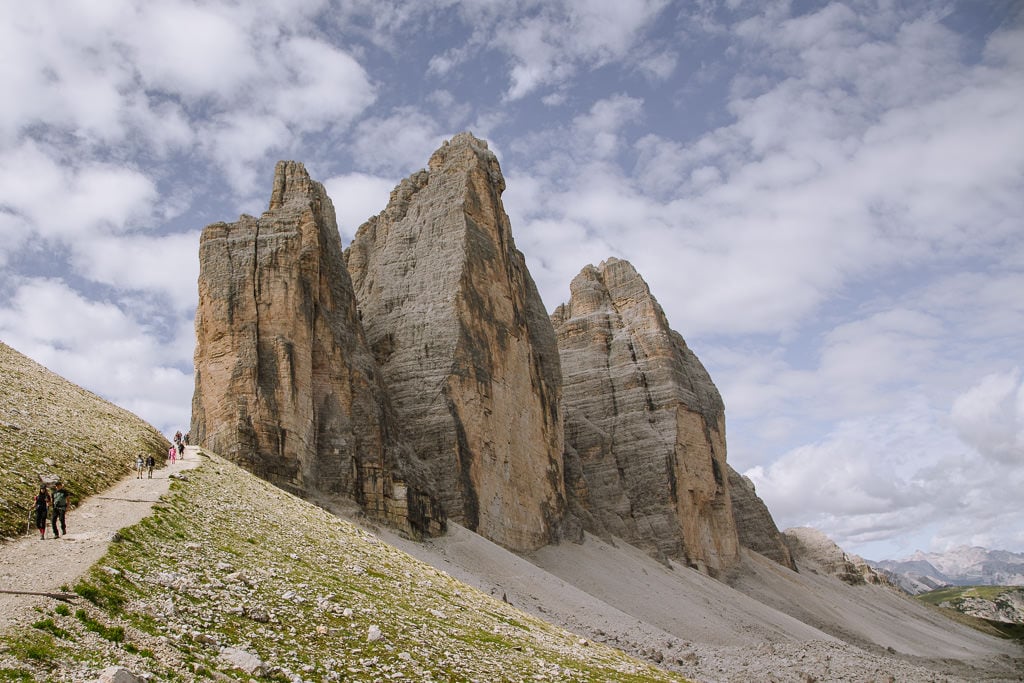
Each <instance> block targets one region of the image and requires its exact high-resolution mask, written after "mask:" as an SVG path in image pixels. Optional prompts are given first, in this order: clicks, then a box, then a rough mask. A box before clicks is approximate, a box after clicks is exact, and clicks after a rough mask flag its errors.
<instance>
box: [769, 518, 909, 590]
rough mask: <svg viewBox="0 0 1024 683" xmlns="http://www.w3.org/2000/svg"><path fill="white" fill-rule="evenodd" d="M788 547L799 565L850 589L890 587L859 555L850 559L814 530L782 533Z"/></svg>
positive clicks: (832, 542) (791, 530)
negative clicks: (873, 585) (870, 585)
mask: <svg viewBox="0 0 1024 683" xmlns="http://www.w3.org/2000/svg"><path fill="white" fill-rule="evenodd" d="M783 535H784V537H785V541H786V544H787V545H788V546H789V549H790V551H791V552H792V554H793V560H794V561H795V562H796V564H797V565H799V566H800V567H803V568H805V569H809V570H811V571H813V572H815V573H819V574H827V575H829V576H834V577H836V578H837V579H839V580H841V581H844V582H846V583H848V584H850V585H851V586H858V585H863V584H866V583H870V584H876V585H884V586H889V585H891V582H890V581H889V580H888V579H887V578H886V577H885V576H884V575H882V574H879V573H878V572H876V571H875V570H874V569H872V568H871V567H870V566H869V565H868V563H867V562H865V561H864V560H863V559H862V558H860V557H858V556H857V555H848V554H847V553H846V552H845V551H844V550H843V549H842V548H840V547H839V546H838V545H836V544H835V542H834V541H833V540H832V539H831V538H829V537H828V536H826V535H825V533H824V532H822V531H819V530H818V529H815V528H813V527H808V526H805V527H796V528H793V529H786V530H785V531H784V532H783Z"/></svg>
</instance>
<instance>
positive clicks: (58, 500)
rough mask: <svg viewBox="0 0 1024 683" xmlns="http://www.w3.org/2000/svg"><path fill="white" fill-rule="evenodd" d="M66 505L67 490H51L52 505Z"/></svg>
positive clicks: (58, 506)
mask: <svg viewBox="0 0 1024 683" xmlns="http://www.w3.org/2000/svg"><path fill="white" fill-rule="evenodd" d="M67 506H68V492H67V491H63V490H60V489H58V490H56V491H54V492H53V507H55V508H66V507H67Z"/></svg>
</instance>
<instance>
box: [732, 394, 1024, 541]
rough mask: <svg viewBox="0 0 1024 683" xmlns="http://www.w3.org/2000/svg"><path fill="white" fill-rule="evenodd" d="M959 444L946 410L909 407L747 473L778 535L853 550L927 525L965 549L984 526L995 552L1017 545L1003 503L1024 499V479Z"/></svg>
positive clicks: (842, 427)
mask: <svg viewBox="0 0 1024 683" xmlns="http://www.w3.org/2000/svg"><path fill="white" fill-rule="evenodd" d="M958 444H959V442H958V440H957V439H956V438H955V436H954V435H953V434H952V433H951V432H950V430H949V427H948V425H947V423H946V421H945V419H944V417H943V415H942V414H941V413H940V412H939V411H936V410H934V409H932V408H930V407H928V405H927V404H926V403H925V402H923V401H921V400H912V401H910V402H909V403H907V404H906V405H905V407H904V409H903V410H902V411H900V412H899V413H895V414H892V413H890V414H887V415H875V416H871V417H869V418H861V419H857V420H846V421H843V422H841V423H840V424H839V425H838V426H837V427H836V428H835V429H834V430H833V431H832V432H830V433H829V434H828V436H827V437H826V438H825V439H823V440H821V441H818V442H815V443H812V444H808V445H805V446H802V447H800V448H797V449H794V450H792V451H790V452H789V453H786V454H785V455H783V456H782V457H781V458H778V459H777V460H776V461H775V462H773V463H772V464H771V465H768V466H765V467H755V468H753V469H751V470H748V471H747V472H746V474H747V475H748V476H750V477H751V479H752V480H753V481H754V483H755V485H756V486H757V490H758V493H759V495H761V496H762V498H764V500H765V502H766V503H767V504H768V506H769V508H770V509H771V510H772V513H773V515H774V516H775V518H776V521H777V522H778V523H779V525H780V527H790V526H815V527H817V528H820V529H822V530H824V531H825V532H826V533H827V534H829V536H831V537H832V538H833V539H834V540H835V541H836V542H837V543H839V545H840V546H842V547H844V548H847V549H848V550H852V551H853V552H859V550H858V548H859V546H861V545H862V544H867V543H869V542H873V543H876V544H877V543H879V542H882V541H888V542H890V543H895V542H897V541H898V539H900V538H908V537H911V536H913V535H915V534H916V533H918V532H919V531H920V530H921V529H924V528H929V527H930V528H933V529H935V530H936V534H937V538H941V539H942V542H943V543H967V542H970V540H971V539H972V538H973V537H974V536H975V535H976V533H977V532H976V527H977V525H978V524H979V521H980V520H982V519H984V520H986V521H987V523H989V524H990V525H991V526H988V527H987V530H988V533H989V538H990V541H991V544H992V547H1011V546H1010V544H1011V543H1013V538H1014V535H1015V534H1019V524H1018V520H1017V519H1016V515H1015V514H1011V513H1008V511H1007V508H1006V501H1008V500H1018V499H1019V498H1020V496H1021V495H1024V477H1021V476H1020V475H1019V472H1018V470H1019V468H1014V467H996V466H993V465H994V463H984V462H983V461H982V460H981V458H980V457H979V456H978V455H977V454H976V453H973V452H971V451H969V450H966V449H964V448H963V447H962V446H959V445H958Z"/></svg>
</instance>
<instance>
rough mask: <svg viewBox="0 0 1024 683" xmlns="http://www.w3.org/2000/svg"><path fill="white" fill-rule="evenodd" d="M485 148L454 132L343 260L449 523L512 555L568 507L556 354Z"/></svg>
mask: <svg viewBox="0 0 1024 683" xmlns="http://www.w3.org/2000/svg"><path fill="white" fill-rule="evenodd" d="M504 189H505V181H504V178H503V177H502V175H501V170H500V168H499V166H498V161H497V158H496V157H495V155H494V153H493V152H491V151H490V150H489V149H488V148H487V143H485V142H483V141H481V140H478V139H476V138H475V137H473V136H472V135H471V134H469V133H462V134H459V135H456V136H455V137H454V138H452V139H451V141H450V142H446V143H445V144H444V145H443V146H442V147H441V148H440V149H439V150H437V151H436V152H435V153H434V155H433V156H432V157H431V159H430V164H429V170H424V171H420V172H418V173H416V174H413V175H412V176H410V177H409V178H407V179H405V180H403V181H402V182H401V184H400V185H399V186H398V187H396V188H395V190H394V191H393V192H392V193H391V200H390V202H389V203H388V206H387V208H386V209H385V210H384V211H383V212H381V213H380V214H379V215H377V216H375V217H373V218H371V219H370V220H369V221H367V222H366V223H365V224H363V225H362V226H361V227H360V228H359V230H358V232H357V234H356V236H355V238H354V240H353V241H352V244H351V245H350V246H349V248H348V250H347V251H346V259H347V263H348V270H349V272H350V273H351V276H352V281H353V284H354V287H355V292H356V298H357V299H358V302H359V307H360V311H361V314H362V322H363V327H364V329H365V332H366V337H367V341H368V342H369V344H370V346H371V348H372V349H373V351H374V354H375V356H376V358H377V360H378V362H379V363H380V367H381V369H382V372H383V374H384V376H385V381H386V385H387V387H388V390H389V392H390V394H391V397H392V400H393V401H394V406H395V410H396V411H397V412H398V414H399V415H400V417H401V419H402V422H403V424H404V425H405V426H406V427H407V428H408V434H409V435H410V437H411V439H412V440H413V443H414V447H415V449H416V452H417V454H418V456H419V457H421V458H422V459H423V460H425V461H426V463H427V465H428V467H429V472H430V479H431V483H432V485H433V489H432V491H433V492H434V493H436V495H437V496H438V498H439V500H440V501H441V503H442V505H443V507H444V510H445V511H446V513H447V515H448V517H449V518H450V519H452V520H454V521H458V522H460V523H461V524H463V525H465V526H467V527H468V528H470V529H473V530H475V531H476V532H478V533H479V534H481V535H483V536H485V537H487V538H489V539H491V540H493V541H495V542H497V543H500V544H502V545H504V546H506V547H508V548H510V549H513V550H519V551H527V550H533V549H536V548H538V547H540V546H543V545H545V544H546V543H548V542H550V541H551V540H553V539H554V538H555V536H556V535H557V533H558V530H557V527H558V524H559V522H560V520H561V519H562V516H563V512H564V489H563V478H562V466H561V463H562V446H563V431H562V416H561V412H560V391H561V389H560V371H559V363H558V351H557V348H556V342H555V335H554V331H553V330H552V327H551V322H550V320H549V319H548V317H547V314H546V312H545V310H544V306H543V304H542V302H541V300H540V296H539V294H538V292H537V288H536V286H535V285H534V282H533V279H532V278H531V276H530V273H529V271H528V270H527V268H526V263H525V261H524V259H523V256H522V254H521V253H520V252H519V251H518V250H517V249H516V247H515V243H514V242H513V240H512V234H511V230H510V226H509V220H508V217H507V216H506V214H505V210H504V207H503V206H502V202H501V193H502V191H503V190H504Z"/></svg>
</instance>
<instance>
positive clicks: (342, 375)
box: [191, 161, 444, 536]
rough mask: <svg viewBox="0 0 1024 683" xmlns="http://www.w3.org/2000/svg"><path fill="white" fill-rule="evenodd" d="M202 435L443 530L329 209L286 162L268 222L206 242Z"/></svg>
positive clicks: (268, 469) (280, 478)
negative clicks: (371, 344)
mask: <svg viewBox="0 0 1024 683" xmlns="http://www.w3.org/2000/svg"><path fill="white" fill-rule="evenodd" d="M199 266H200V271H199V305H198V308H197V311H196V351H195V393H194V396H193V401H192V424H191V434H192V437H193V443H197V444H198V445H200V446H202V447H204V448H207V449H210V450H212V451H215V452H217V453H219V454H220V455H222V456H224V457H226V458H228V459H229V460H232V461H233V462H235V463H237V464H239V465H242V466H243V467H245V468H246V469H248V470H250V471H251V472H253V473H255V474H256V475H258V476H260V477H262V478H264V479H266V480H268V481H270V482H271V483H273V484H275V485H277V486H279V487H281V488H283V489H285V490H288V491H290V492H292V493H296V494H298V495H300V496H304V497H307V498H313V497H316V496H319V495H324V494H327V495H335V494H336V495H343V496H346V497H350V498H352V499H354V500H355V501H356V502H358V503H359V504H360V505H361V506H362V508H363V510H365V511H366V512H367V514H369V515H370V516H371V517H373V518H376V519H381V520H384V521H387V522H389V523H390V524H391V525H393V526H395V527H397V528H399V529H404V530H407V531H409V532H410V533H411V534H413V535H415V536H419V535H423V534H437V533H440V532H442V531H443V528H444V518H443V515H441V514H440V511H439V508H437V505H436V502H435V501H432V500H431V499H430V498H429V497H428V496H426V495H424V494H423V490H424V489H423V482H422V481H421V480H420V479H419V478H418V473H417V470H416V469H415V458H414V457H413V454H412V451H411V450H409V446H408V444H407V443H406V442H405V441H404V439H403V438H402V436H401V430H400V429H399V426H398V422H397V421H396V418H395V415H394V414H393V412H392V410H391V407H390V404H389V402H388V398H387V394H386V391H385V389H384V386H383V384H382V381H381V380H382V378H381V375H380V372H379V371H378V369H377V366H376V364H375V362H374V359H373V356H372V354H371V353H370V350H369V348H368V347H367V345H366V340H365V337H364V335H363V331H362V327H361V326H360V324H359V319H358V313H357V309H356V302H355V298H354V295H353V291H352V283H351V279H350V278H349V275H348V272H347V270H346V268H345V262H344V257H343V253H342V248H341V237H340V235H339V233H338V227H337V222H336V219H335V213H334V205H333V204H332V203H331V200H330V198H329V197H328V196H327V193H326V192H325V190H324V188H323V186H322V185H321V184H320V183H318V182H316V181H314V180H312V179H311V178H310V177H309V174H308V173H307V172H306V169H305V167H304V166H303V165H302V164H300V163H297V162H294V161H282V162H279V163H278V164H277V167H276V169H275V172H274V182H273V191H272V194H271V198H270V204H269V208H268V210H267V211H266V212H265V213H263V215H262V216H260V217H259V218H254V217H252V216H247V215H243V216H241V217H240V218H239V220H238V221H237V222H235V223H214V224H213V225H209V226H207V227H206V228H205V229H204V230H203V232H202V235H201V237H200V244H199Z"/></svg>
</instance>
